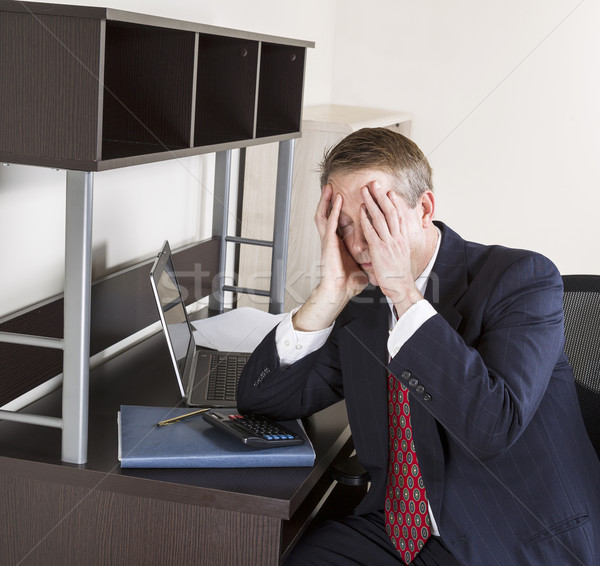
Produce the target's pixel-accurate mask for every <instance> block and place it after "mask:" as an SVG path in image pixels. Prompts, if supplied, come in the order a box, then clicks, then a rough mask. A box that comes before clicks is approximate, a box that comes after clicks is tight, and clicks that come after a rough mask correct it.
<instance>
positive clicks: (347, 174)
mask: <svg viewBox="0 0 600 566" xmlns="http://www.w3.org/2000/svg"><path fill="white" fill-rule="evenodd" d="M389 177H390V175H389V173H387V172H385V171H382V170H380V169H356V170H352V171H347V170H343V171H336V172H334V173H332V174H331V175H330V177H329V183H330V184H331V186H332V187H333V188H334V189H339V190H351V189H360V188H362V187H364V186H365V185H367V184H368V183H370V182H371V181H381V180H385V179H387V178H389Z"/></svg>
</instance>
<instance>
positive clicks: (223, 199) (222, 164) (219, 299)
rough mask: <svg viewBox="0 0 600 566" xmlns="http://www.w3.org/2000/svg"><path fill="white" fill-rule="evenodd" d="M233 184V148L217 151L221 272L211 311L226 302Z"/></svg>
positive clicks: (215, 208) (216, 222) (217, 233)
mask: <svg viewBox="0 0 600 566" xmlns="http://www.w3.org/2000/svg"><path fill="white" fill-rule="evenodd" d="M230 184H231V150H230V149H227V150H225V151H219V152H217V154H216V156H215V190H214V195H213V200H214V202H213V221H212V222H213V225H212V233H213V236H218V237H219V240H220V242H219V243H220V245H219V273H218V274H217V277H216V279H215V281H213V289H212V293H211V295H210V298H209V302H208V308H209V311H210V312H211V313H222V312H223V303H224V302H225V292H224V290H223V285H224V284H225V268H226V258H227V242H226V241H225V238H226V236H227V221H228V216H229V187H230Z"/></svg>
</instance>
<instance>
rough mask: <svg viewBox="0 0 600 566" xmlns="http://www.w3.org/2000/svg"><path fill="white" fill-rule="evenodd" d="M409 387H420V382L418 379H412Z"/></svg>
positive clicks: (409, 381)
mask: <svg viewBox="0 0 600 566" xmlns="http://www.w3.org/2000/svg"><path fill="white" fill-rule="evenodd" d="M408 385H409V386H410V387H416V386H417V385H419V380H418V379H417V378H416V377H411V378H410V379H409V380H408Z"/></svg>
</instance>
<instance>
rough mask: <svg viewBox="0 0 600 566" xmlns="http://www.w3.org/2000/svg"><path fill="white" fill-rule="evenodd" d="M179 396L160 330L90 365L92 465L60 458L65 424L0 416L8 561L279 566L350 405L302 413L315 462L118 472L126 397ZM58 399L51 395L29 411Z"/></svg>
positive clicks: (322, 491) (1, 538) (342, 444)
mask: <svg viewBox="0 0 600 566" xmlns="http://www.w3.org/2000/svg"><path fill="white" fill-rule="evenodd" d="M179 400H180V398H179V395H178V388H177V385H176V382H175V378H174V376H173V374H172V370H171V369H170V361H169V357H168V352H167V349H166V345H165V343H164V338H163V336H162V334H158V335H155V336H153V337H152V338H149V339H148V340H146V341H145V342H143V343H142V344H140V345H138V346H136V347H135V348H133V349H131V350H129V351H127V352H125V353H123V354H121V355H120V356H118V357H117V358H115V359H113V360H111V361H109V362H107V363H106V364H104V365H102V366H100V367H99V368H97V369H95V370H94V371H93V372H92V373H91V380H90V421H89V434H90V442H89V446H90V453H89V459H88V462H87V463H86V464H84V465H75V464H68V463H65V462H61V461H60V460H59V459H58V458H57V455H58V454H60V449H59V447H60V442H61V440H60V431H58V430H55V429H50V428H42V427H34V426H31V425H23V424H19V423H12V422H1V423H0V455H1V456H0V500H1V501H2V516H1V518H0V557H2V558H1V561H2V564H3V565H10V566H13V565H16V564H19V565H20V566H33V565H35V566H46V565H52V566H54V565H56V566H70V565H77V566H80V565H86V566H93V565H110V566H115V565H120V564H123V565H128V566H130V565H138V564H139V565H142V564H143V565H144V566H149V565H153V564H156V565H160V566H168V565H171V564H173V565H178V566H180V565H184V564H185V565H187V564H196V565H209V564H210V565H215V566H218V565H223V566H234V565H248V566H269V565H275V564H279V560H280V556H282V555H285V554H286V553H287V552H288V551H289V550H290V548H291V547H292V546H293V545H294V544H295V542H296V540H297V538H298V537H299V536H300V534H301V533H302V532H303V531H304V530H305V528H306V527H307V525H308V523H309V521H310V519H311V518H312V516H313V515H314V514H315V513H316V511H317V510H318V508H319V505H320V503H321V501H322V500H323V499H324V498H326V497H327V496H328V490H329V489H330V488H331V486H332V482H331V480H330V479H329V474H328V469H329V467H330V465H331V463H332V462H334V461H335V460H336V459H338V458H345V457H346V456H347V455H348V454H349V452H350V451H351V449H352V446H351V439H350V431H349V429H348V425H347V420H346V413H345V406H344V405H343V403H340V404H337V405H334V406H333V407H330V408H328V409H326V410H324V411H321V412H320V413H318V414H317V415H314V416H313V417H311V418H309V419H306V422H305V426H306V429H307V432H308V434H309V435H310V437H311V440H312V441H313V444H314V446H315V450H316V453H317V459H316V463H315V466H314V467H313V468H273V469H260V468H255V469H236V470H223V469H182V470H172V469H170V470H166V469H154V470H121V468H120V467H119V463H118V460H117V424H116V415H117V410H118V408H119V405H120V404H132V405H136V404H137V405H161V406H174V405H176V404H177V402H178V401H179ZM60 407H61V399H60V392H56V393H53V394H52V395H49V396H48V397H46V398H44V399H42V400H40V401H38V402H37V403H36V404H35V405H32V406H31V407H29V408H28V410H30V411H32V412H40V411H43V412H44V413H46V414H50V415H54V414H56V415H59V414H60Z"/></svg>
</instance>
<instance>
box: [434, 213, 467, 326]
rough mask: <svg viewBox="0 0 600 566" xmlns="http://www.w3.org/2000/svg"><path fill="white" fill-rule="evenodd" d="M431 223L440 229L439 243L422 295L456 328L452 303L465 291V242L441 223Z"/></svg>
mask: <svg viewBox="0 0 600 566" xmlns="http://www.w3.org/2000/svg"><path fill="white" fill-rule="evenodd" d="M435 224H436V226H437V227H438V228H439V229H440V231H441V232H442V242H441V244H440V251H439V253H438V257H437V259H436V261H435V264H434V266H433V269H432V271H431V275H430V277H429V281H428V283H427V288H426V289H425V298H426V299H427V300H428V301H429V302H430V303H431V304H432V305H433V307H434V308H435V309H436V310H437V311H438V313H439V314H440V315H442V316H443V317H444V318H445V319H446V321H447V322H448V324H450V326H452V328H454V329H455V330H456V329H458V326H459V325H460V322H461V320H462V316H461V315H460V313H459V312H458V311H457V310H456V309H455V305H456V303H457V302H458V301H459V299H460V298H461V297H462V296H463V294H464V293H465V291H466V290H467V265H466V255H465V241H464V240H463V239H462V238H461V237H460V236H459V235H458V234H457V233H456V232H454V231H453V230H451V229H450V228H448V226H446V225H445V224H443V223H442V222H436V223H435Z"/></svg>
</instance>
